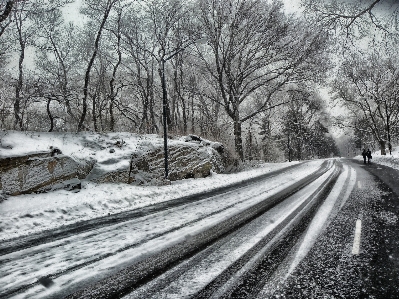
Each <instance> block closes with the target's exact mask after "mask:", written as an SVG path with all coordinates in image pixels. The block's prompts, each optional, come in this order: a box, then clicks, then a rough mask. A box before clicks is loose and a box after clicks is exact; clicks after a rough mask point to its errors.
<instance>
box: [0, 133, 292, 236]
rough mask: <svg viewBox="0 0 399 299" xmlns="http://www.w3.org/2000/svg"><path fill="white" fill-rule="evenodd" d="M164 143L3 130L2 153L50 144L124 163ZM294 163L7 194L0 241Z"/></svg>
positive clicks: (153, 138) (0, 207)
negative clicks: (165, 180) (154, 182)
mask: <svg viewBox="0 0 399 299" xmlns="http://www.w3.org/2000/svg"><path fill="white" fill-rule="evenodd" d="M118 140H119V141H122V140H123V141H124V142H125V144H124V146H122V148H115V146H113V144H114V143H115V142H116V141H118ZM162 142H163V141H162V138H160V137H159V136H157V135H137V134H131V133H108V134H94V133H81V134H74V133H62V134H54V133H43V132H40V133H37V132H36V133H33V132H29V133H22V132H6V133H5V132H3V133H2V135H1V148H0V157H9V156H18V155H25V154H29V153H34V152H38V151H39V152H40V151H48V150H49V148H50V146H53V147H57V148H60V149H61V150H62V152H63V153H64V154H66V155H68V156H70V157H73V158H76V159H80V160H88V159H91V158H95V159H96V160H97V162H101V161H106V160H107V159H111V158H112V159H119V160H121V161H126V162H127V163H128V159H129V157H130V155H131V153H132V152H134V151H145V150H146V149H148V148H154V147H157V146H162V144H163V143H162ZM173 142H179V141H173ZM111 147H112V148H115V152H114V153H109V149H110V148H111ZM293 163H296V162H291V163H264V164H260V165H258V167H257V168H254V169H250V170H247V171H242V172H240V173H235V174H216V173H212V175H211V176H210V177H207V178H201V179H187V180H182V181H174V182H172V183H171V185H168V186H145V187H142V186H131V185H127V184H123V183H120V184H111V183H108V184H96V183H93V182H89V181H83V184H82V190H81V191H80V192H78V193H74V192H71V191H65V190H59V191H53V192H50V193H42V194H29V195H19V196H11V197H8V199H7V200H5V201H3V202H0V240H8V239H12V238H15V237H19V236H23V235H29V234H31V233H35V232H40V231H43V230H48V229H53V228H57V227H60V226H63V225H68V224H72V223H75V222H79V221H83V220H88V219H92V218H96V217H101V216H104V215H108V214H115V213H119V212H123V211H127V210H132V209H136V208H140V207H143V206H148V205H152V204H156V203H158V202H163V201H167V200H171V199H174V198H179V197H182V196H187V195H191V194H196V193H200V192H204V191H207V190H211V189H215V188H218V187H222V186H226V185H230V184H234V183H237V182H241V181H242V180H244V179H249V178H252V177H256V176H259V175H262V174H265V173H268V172H271V171H274V170H277V169H281V168H284V167H288V166H290V165H292V164H293Z"/></svg>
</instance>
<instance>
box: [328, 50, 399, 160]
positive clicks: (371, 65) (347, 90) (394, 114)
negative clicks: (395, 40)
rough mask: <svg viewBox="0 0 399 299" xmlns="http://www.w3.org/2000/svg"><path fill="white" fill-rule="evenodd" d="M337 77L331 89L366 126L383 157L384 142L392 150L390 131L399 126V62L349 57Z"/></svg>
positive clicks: (389, 59) (378, 56)
mask: <svg viewBox="0 0 399 299" xmlns="http://www.w3.org/2000/svg"><path fill="white" fill-rule="evenodd" d="M340 75H341V76H340V77H339V78H338V79H336V80H335V82H334V85H333V88H334V91H335V92H336V97H337V98H338V99H340V100H342V102H343V104H344V105H345V107H347V109H348V110H349V111H350V112H351V115H352V117H353V118H354V119H358V120H360V119H363V120H364V121H366V122H367V129H368V130H370V131H371V133H372V134H373V136H374V138H375V139H376V140H377V141H378V143H379V145H380V149H381V154H382V155H385V154H386V153H385V148H386V142H387V141H388V147H389V150H391V137H392V128H394V127H395V126H397V125H398V124H399V109H398V105H399V69H398V62H397V61H396V59H393V58H383V57H381V56H380V55H378V54H377V53H373V54H371V55H369V56H366V57H364V55H362V56H361V57H360V55H359V54H352V55H351V56H350V57H348V59H347V60H346V62H345V63H344V64H343V65H342V67H341V70H340ZM364 129H366V128H364Z"/></svg>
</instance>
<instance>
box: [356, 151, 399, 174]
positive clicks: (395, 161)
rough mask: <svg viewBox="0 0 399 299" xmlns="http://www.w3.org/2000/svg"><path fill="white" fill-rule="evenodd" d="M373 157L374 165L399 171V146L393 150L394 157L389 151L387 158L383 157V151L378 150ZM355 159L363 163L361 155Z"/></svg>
mask: <svg viewBox="0 0 399 299" xmlns="http://www.w3.org/2000/svg"><path fill="white" fill-rule="evenodd" d="M371 156H372V157H373V158H372V159H371V162H372V163H377V164H381V165H385V166H388V167H391V168H394V169H398V170H399V146H395V147H393V149H392V155H390V154H389V151H388V150H387V154H386V155H385V156H383V155H381V151H380V150H377V151H375V152H373V153H372V154H371ZM355 159H357V160H359V161H363V157H362V155H361V154H359V155H358V156H356V157H355Z"/></svg>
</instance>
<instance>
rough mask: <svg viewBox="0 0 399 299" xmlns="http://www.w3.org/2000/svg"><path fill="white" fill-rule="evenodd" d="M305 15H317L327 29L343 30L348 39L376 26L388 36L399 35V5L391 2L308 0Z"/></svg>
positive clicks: (317, 19) (372, 0)
mask: <svg viewBox="0 0 399 299" xmlns="http://www.w3.org/2000/svg"><path fill="white" fill-rule="evenodd" d="M303 4H304V6H305V12H307V13H308V14H310V15H315V16H316V21H317V22H320V23H322V24H323V26H324V27H326V28H331V29H334V30H335V29H337V28H339V29H341V30H342V31H343V32H345V34H346V35H347V36H349V35H357V36H359V34H360V35H362V34H364V31H365V30H367V31H368V30H370V28H371V27H374V28H376V29H378V30H381V31H383V32H385V33H388V34H395V35H397V33H398V18H399V5H398V3H397V2H395V1H390V0H369V1H362V0H355V1H345V0H339V1H331V0H321V1H312V0H304V1H303Z"/></svg>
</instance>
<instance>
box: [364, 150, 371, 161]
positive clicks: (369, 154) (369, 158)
mask: <svg viewBox="0 0 399 299" xmlns="http://www.w3.org/2000/svg"><path fill="white" fill-rule="evenodd" d="M366 155H367V162H368V163H369V164H370V160H371V159H373V157H372V156H371V151H370V150H369V149H367V152H366ZM365 161H366V159H365Z"/></svg>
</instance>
